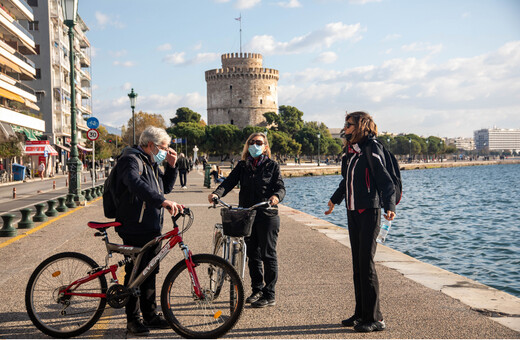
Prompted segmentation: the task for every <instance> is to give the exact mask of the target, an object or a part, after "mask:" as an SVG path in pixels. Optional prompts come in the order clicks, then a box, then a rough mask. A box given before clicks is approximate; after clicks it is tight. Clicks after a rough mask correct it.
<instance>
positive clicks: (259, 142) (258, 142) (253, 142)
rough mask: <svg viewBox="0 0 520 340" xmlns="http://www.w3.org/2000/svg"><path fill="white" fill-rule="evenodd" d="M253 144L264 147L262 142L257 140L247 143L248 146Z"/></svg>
mask: <svg viewBox="0 0 520 340" xmlns="http://www.w3.org/2000/svg"><path fill="white" fill-rule="evenodd" d="M253 144H256V145H258V146H262V145H264V141H261V140H259V139H257V140H250V141H249V145H253Z"/></svg>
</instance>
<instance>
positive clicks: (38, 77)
mask: <svg viewBox="0 0 520 340" xmlns="http://www.w3.org/2000/svg"><path fill="white" fill-rule="evenodd" d="M41 77H42V69H41V68H37V69H36V75H35V78H36V79H41Z"/></svg>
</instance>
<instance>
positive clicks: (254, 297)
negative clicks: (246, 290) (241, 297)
mask: <svg viewBox="0 0 520 340" xmlns="http://www.w3.org/2000/svg"><path fill="white" fill-rule="evenodd" d="M262 296H263V294H262V292H261V291H260V292H256V293H253V294H251V296H250V297H248V298H247V299H246V303H253V302H257V301H258V300H260V299H261V298H262Z"/></svg>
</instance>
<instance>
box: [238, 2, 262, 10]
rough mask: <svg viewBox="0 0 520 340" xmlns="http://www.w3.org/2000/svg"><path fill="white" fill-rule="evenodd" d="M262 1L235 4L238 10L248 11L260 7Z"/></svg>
mask: <svg viewBox="0 0 520 340" xmlns="http://www.w3.org/2000/svg"><path fill="white" fill-rule="evenodd" d="M261 1H262V0H237V1H236V3H235V7H236V8H238V9H248V8H252V7H255V6H256V5H258V4H259V3H260V2H261Z"/></svg>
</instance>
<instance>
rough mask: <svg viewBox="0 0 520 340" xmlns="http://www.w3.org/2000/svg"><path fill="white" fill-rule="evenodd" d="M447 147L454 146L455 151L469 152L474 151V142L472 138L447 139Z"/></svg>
mask: <svg viewBox="0 0 520 340" xmlns="http://www.w3.org/2000/svg"><path fill="white" fill-rule="evenodd" d="M448 145H455V147H456V148H457V150H465V151H471V150H475V141H474V140H473V138H463V137H456V138H448Z"/></svg>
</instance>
